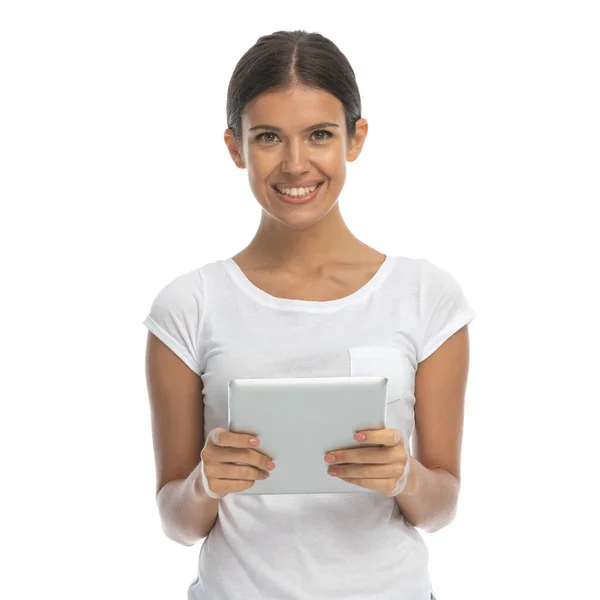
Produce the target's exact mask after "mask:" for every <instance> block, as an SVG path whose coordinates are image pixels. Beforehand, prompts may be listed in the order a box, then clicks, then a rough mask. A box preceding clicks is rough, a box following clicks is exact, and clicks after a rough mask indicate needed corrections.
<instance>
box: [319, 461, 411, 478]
mask: <svg viewBox="0 0 600 600" xmlns="http://www.w3.org/2000/svg"><path fill="white" fill-rule="evenodd" d="M404 470H405V466H404V465H403V464H402V463H400V464H386V465H337V466H335V467H330V468H329V469H327V474H328V475H332V476H335V477H339V478H342V477H347V478H348V479H363V478H364V479H370V478H373V479H399V478H400V477H402V474H403V473H404ZM332 471H333V472H332Z"/></svg>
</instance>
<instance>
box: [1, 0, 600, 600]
mask: <svg viewBox="0 0 600 600" xmlns="http://www.w3.org/2000/svg"><path fill="white" fill-rule="evenodd" d="M597 6H598V5H597V3H595V2H578V1H574V0H571V1H569V2H567V1H564V2H553V1H545V2H532V1H525V0H520V1H506V0H505V1H503V2H480V1H472V2H464V1H455V2H418V3H417V2H414V3H404V2H397V3H388V2H368V3H364V4H363V3H351V2H348V1H344V2H322V1H321V2H311V1H306V0H305V1H304V2H301V3H283V2H280V1H277V2H264V1H263V2H259V3H253V2H237V3H234V2H222V3H218V5H217V6H216V7H214V8H212V7H211V8H208V7H207V5H206V4H201V3H200V2H153V1H149V0H145V1H143V2H142V1H137V2H136V1H131V0H119V1H118V2H117V1H110V0H104V1H103V2H91V1H82V0H80V1H78V2H76V1H72V2H66V1H55V2H28V1H25V0H21V1H17V0H12V1H6V2H3V3H2V5H1V8H0V86H1V94H0V104H1V106H0V198H1V202H2V212H1V215H2V217H1V223H2V225H1V228H2V229H1V231H2V235H1V236H0V238H1V239H0V243H1V245H2V246H1V248H0V250H1V256H2V284H3V285H2V287H3V289H4V291H3V292H2V293H1V299H2V307H1V308H2V341H3V343H2V359H3V361H2V364H3V368H2V376H1V385H2V390H1V398H2V413H3V414H2V418H1V420H0V427H1V431H0V444H1V445H2V446H1V456H2V493H1V502H2V517H3V526H2V530H3V531H2V536H1V538H2V541H1V543H2V546H3V551H4V552H7V554H5V559H4V560H3V565H2V576H1V578H0V596H2V597H3V598H11V599H18V598H46V597H52V598H54V597H56V598H62V599H65V600H66V599H75V598H77V599H83V598H85V599H86V600H95V599H105V598H127V599H130V598H136V599H137V598H140V599H142V598H143V599H154V598H156V599H165V598H173V599H175V598H181V599H183V598H185V592H186V589H187V586H188V585H189V583H190V582H191V581H192V580H193V579H194V577H195V575H196V562H197V556H198V552H199V550H200V547H201V546H200V544H197V545H196V546H194V547H189V548H188V547H183V546H179V545H177V544H176V543H174V542H172V541H170V540H169V539H168V538H167V537H166V536H165V535H164V534H163V532H162V530H161V527H160V523H159V520H158V512H157V507H156V504H155V496H154V486H155V474H154V463H153V453H152V439H151V429H150V413H149V402H148V398H147V393H146V387H145V376H144V350H145V343H146V329H145V328H144V326H143V325H142V321H143V319H144V317H145V316H146V314H147V312H148V310H149V308H150V303H151V301H152V300H153V298H154V296H155V295H156V294H157V293H158V291H159V290H160V289H161V288H162V286H163V285H165V284H166V283H168V282H169V281H171V280H172V279H173V278H175V276H177V275H179V274H181V273H183V272H186V271H189V270H191V269H194V268H196V267H198V266H200V265H202V264H204V263H206V262H209V261H212V260H216V259H219V258H225V257H228V256H232V255H233V254H235V253H237V252H238V251H239V250H241V249H242V248H244V247H245V246H246V245H247V243H248V242H249V241H250V239H251V238H252V236H253V235H254V232H255V230H256V227H257V226H258V221H259V218H260V210H261V209H260V206H259V205H258V202H257V201H256V199H255V198H254V197H253V195H252V193H251V190H250V187H249V183H248V179H247V171H244V170H240V169H238V168H237V167H235V165H234V164H233V162H232V160H231V158H230V156H229V154H228V153H227V149H226V146H225V143H224V142H223V132H224V130H225V128H226V126H227V124H226V115H225V101H226V90H227V85H228V83H229V78H230V76H231V73H232V71H233V68H234V66H235V64H236V62H237V61H238V60H239V58H240V57H241V56H242V54H243V53H244V52H246V50H247V49H248V48H250V47H251V46H252V45H253V44H254V43H255V41H256V40H257V39H258V37H260V36H261V35H265V34H268V33H272V32H274V31H277V30H280V29H305V30H307V31H316V32H319V33H322V34H323V35H325V36H326V37H329V38H330V39H331V40H332V41H334V43H336V44H337V45H338V46H339V47H340V49H341V50H342V52H344V53H345V54H346V56H347V57H348V59H349V61H350V63H351V64H352V66H353V68H354V70H355V72H356V76H357V80H358V84H359V87H360V92H361V96H362V101H363V111H362V116H363V117H364V118H366V119H367V120H368V121H369V134H368V137H367V140H366V143H365V146H364V149H363V152H362V154H361V156H360V157H359V159H358V160H357V161H356V162H355V163H348V165H347V167H348V176H347V180H346V185H345V187H344V189H343V192H342V194H341V196H340V206H341V209H342V214H343V216H344V219H345V220H346V222H347V224H348V226H349V227H350V229H351V230H352V231H353V233H354V234H355V235H356V236H357V237H358V238H359V239H361V240H363V241H365V242H366V243H368V244H370V245H372V246H374V247H375V248H376V249H378V250H379V251H382V252H386V253H393V254H400V255H404V256H413V257H426V258H428V259H429V260H431V261H433V262H434V263H435V264H437V265H439V266H441V267H443V268H445V269H447V270H448V271H449V272H450V273H452V274H453V275H454V276H455V277H456V278H457V280H458V281H459V282H460V283H461V285H462V286H463V290H464V292H465V294H466V295H467V297H468V299H469V301H470V304H471V306H472V307H473V308H474V309H475V310H476V312H477V315H478V316H477V318H476V319H475V321H474V322H473V323H472V325H471V326H470V336H471V368H470V375H469V383H468V390H467V405H466V415H465V430H464V440H463V458H462V479H463V483H462V489H461V496H460V504H459V510H458V515H457V517H456V519H455V520H454V521H453V522H452V524H451V525H449V526H448V527H446V528H444V529H443V530H441V531H439V532H437V533H434V534H431V535H429V534H426V533H422V535H423V537H424V539H425V541H426V543H427V545H428V547H429V550H430V572H431V577H432V582H433V585H434V591H435V593H436V596H437V598H438V600H459V599H460V600H465V599H470V598H473V599H482V598H485V599H486V600H496V599H497V600H506V599H507V598H510V599H511V600H519V599H527V600H530V599H537V598H545V599H554V598H556V599H558V598H561V599H564V598H569V599H571V598H572V599H575V598H593V597H600V596H598V594H600V592H599V591H598V589H599V588H598V585H599V584H598V583H597V559H598V549H597V536H598V534H599V533H600V531H599V527H598V517H597V506H598V505H600V498H599V497H598V493H597V492H594V490H593V487H594V486H595V483H596V482H595V480H596V478H597V474H598V459H599V453H598V450H597V441H596V437H595V434H596V431H597V420H596V418H595V417H597V415H598V402H599V401H600V393H599V385H598V377H597V374H598V361H599V359H600V355H599V352H598V345H597V341H598V337H599V334H600V327H599V318H598V308H599V300H600V299H599V297H598V287H599V286H598V272H599V268H598V258H599V257H600V252H599V250H600V248H599V242H598V225H599V220H598V216H597V215H598V213H597V212H596V209H597V205H598V202H599V200H600V193H599V192H600V183H599V182H600V176H599V175H600V174H599V166H600V142H599V140H600V118H599V112H600V111H599V107H600V84H599V73H600V64H599V63H600V60H599V57H600V42H599V39H600V38H599V36H598V31H599V30H600V20H599V18H598V13H597V11H596V9H597ZM596 489H598V488H596ZM356 543H357V544H360V543H361V542H360V540H357V541H356ZM365 600H368V599H365Z"/></svg>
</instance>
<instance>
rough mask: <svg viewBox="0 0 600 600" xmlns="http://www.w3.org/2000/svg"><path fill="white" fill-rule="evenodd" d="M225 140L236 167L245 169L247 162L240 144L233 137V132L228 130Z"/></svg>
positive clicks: (224, 136)
mask: <svg viewBox="0 0 600 600" xmlns="http://www.w3.org/2000/svg"><path fill="white" fill-rule="evenodd" d="M223 139H224V140H225V145H226V146H227V150H228V151H229V155H230V156H231V158H232V160H233V162H234V163H235V165H236V166H237V167H238V169H245V168H246V162H245V160H244V155H243V153H242V149H241V147H240V144H239V143H238V142H237V140H236V139H235V137H234V135H233V130H232V129H226V130H225V133H224V135H223Z"/></svg>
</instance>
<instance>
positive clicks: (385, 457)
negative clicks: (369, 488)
mask: <svg viewBox="0 0 600 600" xmlns="http://www.w3.org/2000/svg"><path fill="white" fill-rule="evenodd" d="M407 456H408V454H407V452H406V449H405V448H404V446H402V445H398V446H391V447H387V448H386V447H381V448H352V449H350V450H336V451H335V452H329V453H328V454H327V455H326V456H325V460H326V462H327V463H328V464H329V465H340V464H366V463H369V464H388V463H398V462H401V461H403V460H405V459H406V457H407ZM329 457H334V459H335V460H332V461H329V460H327V459H328V458H329Z"/></svg>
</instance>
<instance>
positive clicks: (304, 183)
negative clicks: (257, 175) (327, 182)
mask: <svg viewBox="0 0 600 600" xmlns="http://www.w3.org/2000/svg"><path fill="white" fill-rule="evenodd" d="M322 182H323V180H319V181H317V180H316V179H315V180H313V181H284V182H282V183H274V184H273V185H277V186H279V187H282V188H305V187H312V186H313V185H317V184H318V183H322Z"/></svg>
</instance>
